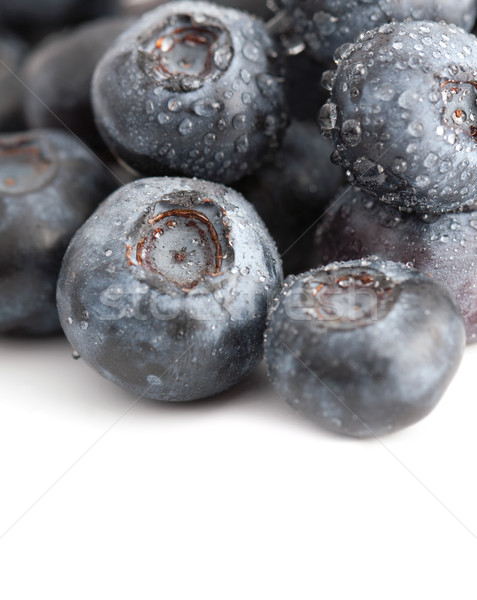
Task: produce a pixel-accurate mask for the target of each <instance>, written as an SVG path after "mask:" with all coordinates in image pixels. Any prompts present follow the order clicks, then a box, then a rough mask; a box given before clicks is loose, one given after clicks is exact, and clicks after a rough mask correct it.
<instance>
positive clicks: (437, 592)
mask: <svg viewBox="0 0 477 600" xmlns="http://www.w3.org/2000/svg"><path fill="white" fill-rule="evenodd" d="M476 370H477V347H474V348H469V349H468V350H467V351H466V354H465V358H464V362H463V364H462V366H461V368H460V370H459V373H458V375H457V377H456V378H455V380H454V381H453V383H452V385H451V387H450V388H449V390H448V392H447V393H446V395H445V397H444V398H443V399H442V401H441V403H440V404H439V406H438V407H437V408H436V410H435V411H434V412H433V413H432V414H431V415H430V416H429V417H427V418H426V419H425V420H424V421H422V422H421V423H419V424H417V425H415V426H414V427H412V428H409V429H407V430H405V431H403V432H400V433H397V434H394V435H392V436H389V437H387V438H382V439H381V440H368V441H357V440H350V439H343V438H339V437H336V436H332V435H330V434H327V433H324V432H322V431H320V430H319V429H317V427H316V426H314V425H312V424H311V423H308V422H307V421H305V420H303V418H302V417H300V416H299V415H297V414H295V413H294V412H293V411H292V410H291V409H290V408H288V406H287V405H286V404H285V403H283V402H282V401H281V400H280V399H279V398H278V397H277V396H276V394H275V392H274V391H273V389H272V388H271V387H270V386H269V384H268V383H267V381H266V376H265V374H264V371H263V368H261V369H259V370H258V372H257V373H256V374H254V375H253V376H252V377H251V378H249V379H248V380H247V381H246V382H245V383H244V384H242V385H239V386H238V387H236V388H234V389H233V390H231V391H230V392H227V393H225V394H221V395H220V396H218V397H217V398H215V399H213V400H209V401H205V402H200V403H195V404H187V405H163V404H157V403H153V402H151V401H146V400H140V401H139V402H137V403H136V402H135V398H133V397H131V396H129V395H128V394H126V393H124V392H122V391H121V390H120V389H117V388H116V387H114V386H113V385H112V384H110V383H109V382H107V381H106V380H103V379H102V378H101V377H100V376H99V375H97V374H96V373H95V372H93V371H92V370H90V369H89V368H88V367H87V365H85V364H84V363H83V362H82V361H81V360H79V361H75V360H73V359H72V358H71V350H70V348H69V346H68V344H67V343H66V342H65V341H64V340H62V339H57V340H47V341H45V340H42V341H37V342H31V341H29V342H26V341H18V340H17V341H13V340H3V341H0V386H1V388H0V389H1V397H0V598H2V599H4V600H16V599H17V598H18V599H22V600H23V599H28V600H30V599H33V598H35V599H36V598H48V599H60V598H61V599H62V600H73V599H76V598H78V599H81V600H85V599H86V600H91V599H94V600H95V599H101V600H103V599H106V600H109V599H110V598H111V599H115V600H116V599H118V598H128V599H138V600H148V599H149V598H154V599H158V598H161V599H162V598H164V599H165V600H176V599H180V600H196V599H202V598H204V599H207V600H216V599H217V600H219V599H220V600H235V599H237V600H239V599H240V600H255V599H256V600H268V599H270V600H280V599H297V600H308V599H317V598H320V599H321V598H323V599H324V600H334V599H339V600H341V599H346V600H347V599H351V598H366V599H380V600H381V599H382V600H393V599H396V600H397V599H399V600H403V599H412V600H414V599H417V598H419V599H421V598H424V599H426V600H427V599H429V600H431V599H432V600H435V599H440V598H442V599H444V598H445V599H446V600H447V599H452V600H466V599H473V600H475V598H476V597H477V583H476V577H477V537H476V536H477V478H476V472H477V468H476V465H477V433H476V430H477V427H476V425H477V403H476V391H475V390H476V386H475V381H476V375H475V373H476Z"/></svg>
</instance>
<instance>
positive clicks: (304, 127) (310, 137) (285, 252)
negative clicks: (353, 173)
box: [236, 121, 343, 273]
mask: <svg viewBox="0 0 477 600" xmlns="http://www.w3.org/2000/svg"><path fill="white" fill-rule="evenodd" d="M331 152H332V147H331V144H330V143H329V141H328V140H327V139H325V138H324V137H323V136H322V135H321V134H320V132H319V129H318V127H317V125H316V123H300V122H298V121H297V122H294V123H292V124H291V126H290V127H289V128H288V130H287V132H286V134H285V140H284V142H283V146H282V148H281V149H280V150H279V151H278V153H277V155H276V156H275V158H274V159H273V161H272V162H271V163H270V164H267V165H263V166H262V167H261V168H260V169H258V171H256V172H255V173H253V174H252V175H249V176H248V177H245V178H243V179H242V180H240V181H239V182H238V183H237V184H236V187H237V189H238V190H239V191H240V192H241V193H242V194H243V195H244V196H245V198H247V200H249V201H250V202H252V204H253V205H254V207H255V208H256V210H257V212H258V214H259V215H260V216H261V217H262V219H263V220H264V221H265V223H266V225H267V227H268V229H269V231H270V233H271V234H272V236H273V238H274V240H275V241H276V242H277V246H278V250H279V252H280V254H281V255H282V260H283V265H284V271H285V273H300V272H302V271H304V270H305V269H308V268H310V267H311V266H315V265H314V262H313V239H314V233H315V227H314V223H315V221H316V220H317V219H318V218H319V217H320V216H321V215H322V214H323V212H324V210H325V208H326V206H327V205H328V203H329V202H330V200H331V199H332V198H333V196H334V194H335V193H336V191H337V189H338V187H339V186H340V184H341V183H342V179H343V171H342V169H341V168H339V167H337V166H335V165H333V164H331V163H330V158H329V157H330V154H331Z"/></svg>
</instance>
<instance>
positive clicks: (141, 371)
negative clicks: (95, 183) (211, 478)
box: [58, 177, 282, 401]
mask: <svg viewBox="0 0 477 600" xmlns="http://www.w3.org/2000/svg"><path fill="white" fill-rule="evenodd" d="M281 281H282V270H281V264H280V259H279V256H278V253H277V250H276V247H275V244H274V242H273V241H272V239H271V238H270V236H269V234H268V232H267V230H266V229H265V226H264V225H263V222H262V221H261V220H260V218H259V217H258V215H257V213H256V212H255V211H254V209H253V207H252V205H250V204H249V203H248V202H247V201H246V200H245V199H244V198H243V197H242V196H241V195H240V194H238V193H237V192H235V191H234V190H231V189H230V188H226V187H224V186H222V185H219V184H213V183H210V182H206V181H200V180H195V179H181V178H167V177H164V178H150V179H141V180H138V181H135V182H133V183H131V184H128V185H126V186H124V187H122V188H120V189H119V190H118V191H117V192H115V193H114V194H113V195H111V196H110V197H109V198H108V199H107V200H106V201H105V202H103V203H102V204H101V205H100V207H99V208H98V209H97V211H96V212H95V214H94V215H93V216H92V217H90V219H89V220H88V221H87V222H86V223H85V225H84V226H83V227H82V228H81V229H80V230H79V231H78V233H77V234H76V236H75V237H74V239H73V240H72V242H71V245H70V247H69V248H68V251H67V253H66V256H65V259H64V261H63V267H62V270H61V274H60V278H59V282H58V308H59V313H60V319H61V323H62V326H63V329H64V331H65V333H66V336H67V338H68V339H69V341H70V343H71V345H72V346H73V348H74V349H75V350H76V351H77V352H78V353H79V354H80V355H81V356H82V357H83V358H84V359H85V360H86V362H87V363H88V364H89V365H91V366H92V367H93V368H95V369H96V370H98V371H99V372H100V373H101V374H102V375H104V376H105V377H107V378H108V379H110V380H112V381H113V382H115V383H117V384H118V385H120V386H121V387H123V388H125V389H126V390H128V391H130V392H131V393H133V394H135V395H137V396H145V397H148V398H154V399H158V400H170V401H183V400H195V399H199V398H205V397H208V396H211V395H212V394H216V393H218V392H220V391H222V390H224V389H226V388H228V387H230V386H232V385H233V384H234V383H236V382H238V381H239V380H240V379H242V378H243V377H244V376H245V375H247V374H248V373H249V372H250V370H251V369H253V368H254V367H255V366H256V365H257V364H258V362H259V361H260V359H261V357H262V352H263V332H264V329H265V321H266V318H267V309H268V305H269V302H270V301H271V300H272V298H273V296H274V295H275V294H276V293H277V291H278V289H279V286H280V285H281Z"/></svg>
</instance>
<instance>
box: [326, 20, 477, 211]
mask: <svg viewBox="0 0 477 600" xmlns="http://www.w3.org/2000/svg"><path fill="white" fill-rule="evenodd" d="M339 56H340V58H339V59H338V60H339V62H338V68H337V71H336V72H335V73H331V72H328V73H327V74H325V75H324V81H325V83H326V85H327V86H328V87H329V88H331V97H330V100H329V101H328V103H327V104H325V105H324V106H323V108H322V110H321V113H320V121H321V127H322V131H323V132H324V133H325V134H327V135H329V136H330V137H331V138H332V140H333V143H334V145H335V147H336V152H335V154H334V156H333V159H334V160H335V161H337V162H340V163H341V164H342V165H343V166H344V167H346V169H348V170H349V173H350V177H351V180H352V181H353V182H354V183H355V184H356V185H357V186H358V187H360V188H363V189H366V190H368V191H370V192H371V193H373V194H375V195H376V196H379V197H380V198H381V200H383V201H384V202H386V203H388V204H393V205H395V206H400V207H402V208H404V209H408V210H415V211H418V212H433V213H439V212H448V211H451V210H455V209H459V208H462V207H463V206H466V205H470V204H473V203H474V201H475V186H476V185H477V152H476V146H475V145H476V140H477V137H476V132H477V108H476V99H477V39H476V38H475V37H474V36H473V35H471V34H468V33H466V32H465V31H463V30H462V29H459V28H458V27H456V26H455V25H445V24H441V23H432V22H405V23H394V24H389V25H384V26H382V27H381V28H379V29H374V30H373V31H371V32H367V33H365V34H362V35H361V36H360V37H359V39H358V41H357V42H356V43H355V44H354V45H350V46H346V47H343V48H341V50H340V51H339Z"/></svg>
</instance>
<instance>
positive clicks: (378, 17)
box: [276, 0, 476, 62]
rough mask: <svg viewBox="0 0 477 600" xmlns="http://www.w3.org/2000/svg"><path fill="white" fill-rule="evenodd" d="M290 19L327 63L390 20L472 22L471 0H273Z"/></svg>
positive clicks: (465, 24)
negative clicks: (340, 51)
mask: <svg viewBox="0 0 477 600" xmlns="http://www.w3.org/2000/svg"><path fill="white" fill-rule="evenodd" d="M276 4H277V5H278V7H280V8H283V9H284V10H285V11H286V13H287V14H288V15H289V16H290V18H291V19H292V22H293V24H294V27H295V29H296V31H297V32H298V34H299V35H300V36H301V37H302V38H303V40H304V42H305V43H306V45H307V48H308V50H309V51H310V52H311V53H312V55H313V56H314V58H315V59H316V60H317V61H320V62H330V61H331V59H332V58H333V53H334V52H335V50H336V49H337V48H338V47H339V46H341V45H342V44H346V43H350V42H353V41H354V40H355V38H356V37H357V36H358V34H360V33H361V32H363V31H367V30H369V29H374V28H375V27H379V26H380V25H384V24H385V23H390V22H391V21H404V20H405V19H407V18H409V17H411V18H412V19H414V20H415V21H433V20H434V21H447V22H448V23H456V24H457V25H459V26H460V27H463V28H464V29H466V30H467V31H470V30H471V29H472V26H473V24H474V21H475V15H476V6H475V1H474V0H463V1H461V2H456V1H455V0H439V1H437V2H436V0H378V1H369V0H276Z"/></svg>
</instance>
